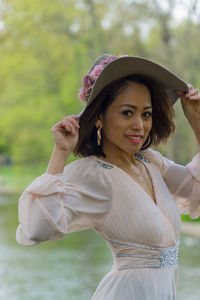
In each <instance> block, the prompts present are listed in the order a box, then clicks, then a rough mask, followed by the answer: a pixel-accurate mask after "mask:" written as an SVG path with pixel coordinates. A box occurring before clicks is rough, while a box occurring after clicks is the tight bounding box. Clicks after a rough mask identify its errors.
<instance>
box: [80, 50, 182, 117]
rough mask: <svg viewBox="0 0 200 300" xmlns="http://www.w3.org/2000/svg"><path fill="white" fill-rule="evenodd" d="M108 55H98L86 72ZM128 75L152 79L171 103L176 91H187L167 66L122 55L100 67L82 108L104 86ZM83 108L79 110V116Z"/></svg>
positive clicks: (174, 98) (91, 100) (173, 101)
mask: <svg viewBox="0 0 200 300" xmlns="http://www.w3.org/2000/svg"><path fill="white" fill-rule="evenodd" d="M109 57H111V55H110V54H104V55H102V56H100V57H98V58H97V59H96V61H95V62H94V64H93V66H92V68H91V69H90V71H89V73H88V74H89V75H90V74H91V73H92V71H93V70H94V68H95V67H96V66H97V65H101V64H102V62H103V61H106V60H107V59H108V58H109ZM88 74H87V75H88ZM129 75H142V76H145V77H149V78H151V79H153V80H154V81H155V82H156V83H157V84H159V85H160V86H161V87H163V88H164V89H165V91H166V93H167V95H168V98H169V100H170V102H171V103H172V104H174V103H175V102H176V101H177V99H178V98H179V96H178V94H177V93H176V91H183V92H188V85H187V83H186V82H185V81H184V80H183V79H181V78H180V77H178V76H177V75H175V74H174V73H173V72H171V71H170V70H168V69H167V68H165V67H163V66H161V65H160V64H158V63H155V62H153V61H152V60H149V59H146V58H142V57H138V56H128V55H126V56H125V55H124V56H119V57H117V58H116V59H114V60H112V61H111V62H109V63H108V64H107V65H105V67H104V68H103V69H102V71H101V72H100V74H99V76H98V77H97V78H96V79H95V81H94V83H93V85H92V88H91V90H90V93H89V96H88V99H87V101H86V106H85V108H84V110H85V109H86V108H87V107H88V106H89V105H90V104H91V103H92V102H93V101H94V99H95V98H96V97H97V96H98V94H99V93H100V92H101V91H102V90H103V89H104V88H105V87H106V86H108V85H109V84H110V83H112V82H113V81H115V80H118V79H120V78H123V77H126V76H129ZM84 110H82V111H81V112H80V114H79V116H80V115H81V114H82V113H83V111H84Z"/></svg>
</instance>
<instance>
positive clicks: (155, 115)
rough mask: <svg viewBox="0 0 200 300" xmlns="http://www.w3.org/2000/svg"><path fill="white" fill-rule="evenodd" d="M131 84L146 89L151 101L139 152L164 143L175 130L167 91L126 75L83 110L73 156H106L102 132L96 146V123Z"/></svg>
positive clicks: (146, 78)
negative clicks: (147, 129)
mask: <svg viewBox="0 0 200 300" xmlns="http://www.w3.org/2000/svg"><path fill="white" fill-rule="evenodd" d="M131 82H135V83H139V84H142V85H144V86H146V87H147V89H148V90H149V92H150V95H151V101H152V108H153V110H152V129H151V131H150V133H149V136H148V138H147V140H146V141H145V142H144V144H143V145H142V148H141V150H144V149H147V148H148V147H149V146H150V145H155V146H157V145H158V144H160V143H161V142H162V143H165V142H167V140H168V138H169V136H170V135H171V134H172V133H173V132H174V130H175V124H174V121H173V118H174V110H173V106H172V104H171V102H170V100H169V98H168V95H167V93H166V91H165V90H164V88H162V87H161V86H160V85H159V84H158V83H156V82H155V81H154V80H152V79H151V78H148V77H144V76H141V75H129V76H127V77H123V78H121V79H119V80H116V81H113V82H112V83H111V84H110V85H108V86H107V87H105V88H104V89H103V90H102V91H101V92H100V93H99V95H98V96H97V97H96V98H95V99H94V100H93V101H92V103H91V104H90V105H89V106H88V107H87V108H86V109H85V110H84V112H83V113H82V115H81V116H80V118H79V126H80V128H79V140H78V142H77V145H76V147H75V149H74V151H73V153H74V155H75V156H79V157H86V156H89V155H97V156H103V157H106V155H105V153H104V152H103V133H102V139H101V145H100V146H98V145H97V128H96V126H95V123H96V121H97V119H98V118H99V117H100V115H102V116H103V118H104V116H105V113H106V110H107V108H108V107H109V106H110V105H111V104H112V103H113V101H114V100H115V98H116V97H117V95H119V94H120V93H121V92H122V91H123V90H124V89H125V88H126V87H127V86H128V85H129V84H130V83H131Z"/></svg>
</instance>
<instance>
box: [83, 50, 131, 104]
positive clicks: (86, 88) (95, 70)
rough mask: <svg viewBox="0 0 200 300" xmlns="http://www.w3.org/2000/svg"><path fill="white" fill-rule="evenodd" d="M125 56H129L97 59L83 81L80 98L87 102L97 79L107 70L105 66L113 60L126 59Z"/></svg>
mask: <svg viewBox="0 0 200 300" xmlns="http://www.w3.org/2000/svg"><path fill="white" fill-rule="evenodd" d="M124 56H128V55H121V56H115V55H109V54H104V55H102V56H101V57H100V58H97V60H96V61H95V63H94V65H93V66H92V68H91V70H90V71H89V73H87V74H85V75H84V77H83V79H82V80H81V83H82V88H81V89H80V92H79V94H78V98H79V99H80V100H81V101H83V102H87V100H88V98H89V96H90V93H91V90H92V88H93V85H94V83H95V81H96V79H97V78H98V77H99V75H100V73H101V72H102V71H103V69H104V68H105V66H107V65H108V64H109V63H111V62H112V61H113V60H116V59H118V58H119V57H124Z"/></svg>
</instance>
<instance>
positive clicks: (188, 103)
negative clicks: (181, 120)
mask: <svg viewBox="0 0 200 300" xmlns="http://www.w3.org/2000/svg"><path fill="white" fill-rule="evenodd" d="M177 94H178V95H179V96H180V99H181V104H182V108H183V112H184V114H185V116H186V118H187V119H188V122H189V123H190V125H191V127H192V129H193V132H194V134H195V136H196V139H197V141H198V144H199V146H200V93H199V90H198V89H194V88H193V86H192V85H191V84H190V85H189V92H188V93H187V94H184V93H183V92H181V91H177Z"/></svg>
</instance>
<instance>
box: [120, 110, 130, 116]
mask: <svg viewBox="0 0 200 300" xmlns="http://www.w3.org/2000/svg"><path fill="white" fill-rule="evenodd" d="M122 114H123V115H125V116H128V117H131V116H132V115H133V112H132V110H124V111H123V112H122Z"/></svg>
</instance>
